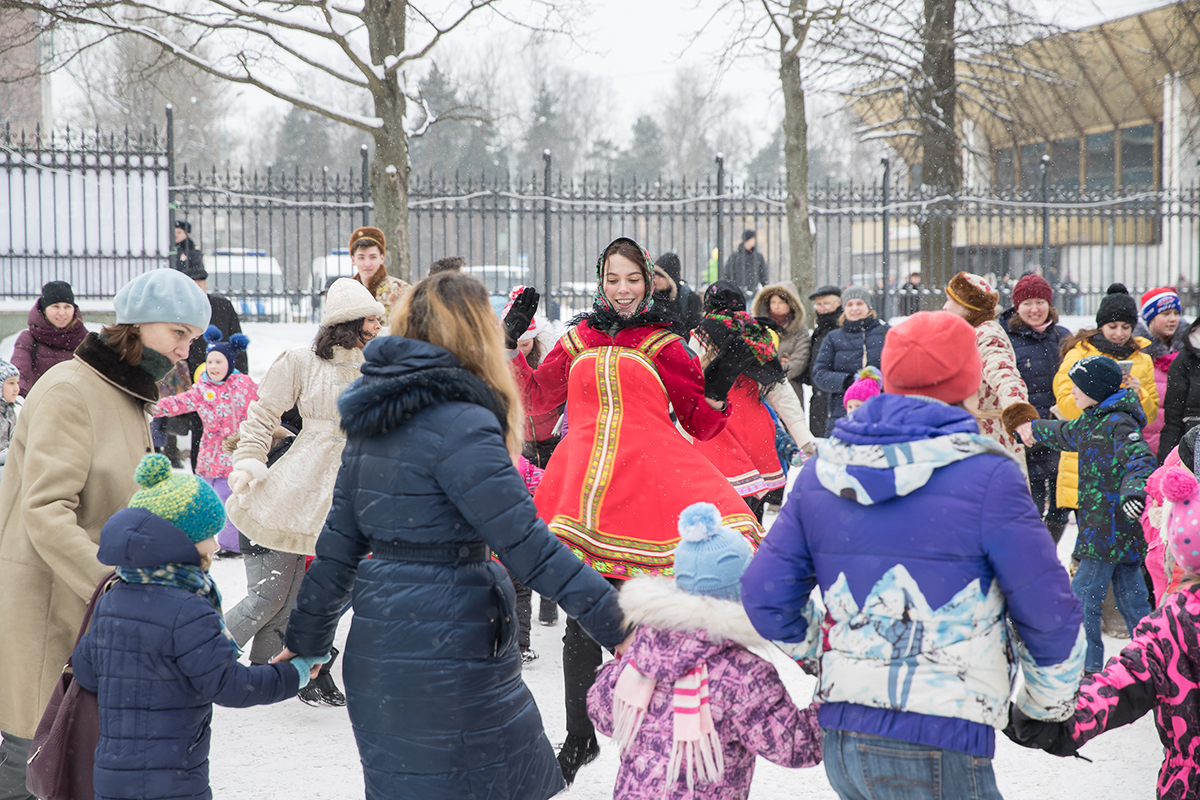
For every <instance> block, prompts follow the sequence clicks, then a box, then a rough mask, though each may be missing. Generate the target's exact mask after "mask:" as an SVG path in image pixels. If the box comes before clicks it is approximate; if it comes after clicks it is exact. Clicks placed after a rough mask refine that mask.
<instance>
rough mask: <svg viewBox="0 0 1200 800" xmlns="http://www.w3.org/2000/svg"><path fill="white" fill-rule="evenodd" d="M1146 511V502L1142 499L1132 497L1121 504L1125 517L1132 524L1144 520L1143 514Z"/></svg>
mask: <svg viewBox="0 0 1200 800" xmlns="http://www.w3.org/2000/svg"><path fill="white" fill-rule="evenodd" d="M1145 510H1146V501H1145V499H1144V498H1141V497H1130V498H1129V499H1128V500H1126V501H1125V502H1124V503H1121V511H1122V512H1124V514H1125V517H1126V518H1127V519H1129V520H1130V521H1131V522H1137V521H1138V520H1139V519H1141V518H1142V512H1143V511H1145Z"/></svg>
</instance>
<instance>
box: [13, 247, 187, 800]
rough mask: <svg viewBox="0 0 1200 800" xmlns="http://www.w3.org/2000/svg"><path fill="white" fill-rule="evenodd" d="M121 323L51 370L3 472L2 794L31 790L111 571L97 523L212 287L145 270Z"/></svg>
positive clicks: (132, 286)
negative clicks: (44, 723) (85, 629)
mask: <svg viewBox="0 0 1200 800" xmlns="http://www.w3.org/2000/svg"><path fill="white" fill-rule="evenodd" d="M113 305H114V307H115V309H116V324H115V325H111V326H109V327H106V328H105V329H104V330H103V331H101V332H100V333H99V334H95V333H92V334H88V336H87V338H86V339H84V340H83V343H82V344H81V345H79V348H78V349H77V350H76V351H75V356H74V358H72V359H71V360H70V361H64V362H62V363H60V364H56V365H54V366H53V367H51V368H50V369H49V370H47V371H46V374H45V375H43V376H42V378H41V380H39V381H38V382H37V384H36V385H35V386H34V387H33V388H32V389H31V390H30V392H29V396H28V398H26V400H25V407H24V410H23V411H22V412H21V416H20V418H19V419H18V421H17V428H16V433H15V434H14V436H13V439H12V443H11V445H10V449H9V454H8V462H7V464H6V466H5V469H4V478H3V480H2V481H0V731H3V737H4V740H3V743H2V744H0V798H3V800H11V799H13V798H19V799H20V800H24V798H30V795H29V793H28V792H27V791H26V790H25V760H26V758H27V757H28V752H29V740H30V739H31V738H32V737H33V734H34V731H35V729H36V728H37V724H38V720H39V719H40V718H41V716H42V711H43V710H44V709H45V707H46V703H47V702H48V701H49V700H50V694H51V692H52V691H53V690H54V685H55V683H56V682H57V681H58V677H59V674H60V673H61V672H62V669H63V666H64V665H65V664H66V663H67V658H68V657H69V656H70V655H71V648H72V647H74V644H75V635H76V634H77V633H78V631H79V624H80V622H81V621H82V620H83V611H84V607H85V606H86V605H87V600H88V598H89V597H91V596H92V590H93V589H95V587H96V584H97V583H99V581H100V579H101V578H103V577H104V575H105V574H106V573H107V572H108V571H109V567H107V566H105V565H104V564H101V563H100V562H99V561H98V560H97V558H96V553H97V551H98V549H99V542H100V528H101V527H102V526H103V525H104V523H105V522H106V521H107V520H108V518H109V517H110V516H112V515H113V514H114V513H116V512H117V511H118V510H120V509H122V508H124V507H125V504H126V503H128V501H129V498H130V497H132V496H133V493H134V491H135V490H136V489H137V486H136V485H135V483H134V480H133V474H134V471H135V470H136V469H137V465H138V463H139V462H140V461H141V458H142V456H143V455H145V454H146V453H148V452H151V451H152V449H153V445H152V444H151V441H150V416H149V414H148V413H147V409H148V407H149V405H150V404H151V403H153V402H155V401H156V400H158V389H157V387H156V385H155V384H156V382H157V381H158V380H161V379H162V378H163V377H164V376H165V375H166V374H167V373H168V372H169V371H170V370H171V368H172V367H173V366H174V364H175V362H176V361H179V360H181V359H185V358H187V354H188V348H189V346H190V345H191V342H192V340H193V339H195V338H196V337H197V336H199V335H200V334H201V332H202V331H203V330H204V329H205V328H206V327H207V326H208V319H209V314H210V310H209V304H208V297H206V296H205V294H204V292H202V291H200V289H199V288H197V287H196V284H195V282H193V281H191V280H188V279H187V278H186V277H184V276H183V274H182V273H179V272H176V271H175V270H170V269H161V270H154V271H152V272H148V273H145V274H143V275H139V276H138V277H136V278H134V279H133V280H132V281H130V282H129V283H128V284H126V285H125V286H124V288H122V289H121V291H119V292H118V293H117V296H116V298H115V299H114V300H113Z"/></svg>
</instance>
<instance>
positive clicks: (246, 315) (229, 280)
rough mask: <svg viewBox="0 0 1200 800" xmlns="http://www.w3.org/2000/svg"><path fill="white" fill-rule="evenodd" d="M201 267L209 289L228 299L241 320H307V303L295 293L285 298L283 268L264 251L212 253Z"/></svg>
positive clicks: (216, 251)
mask: <svg viewBox="0 0 1200 800" xmlns="http://www.w3.org/2000/svg"><path fill="white" fill-rule="evenodd" d="M204 267H205V269H206V270H208V286H209V289H210V290H211V291H214V292H217V293H218V294H223V295H225V296H226V297H228V298H229V301H230V302H231V303H233V307H234V308H235V309H237V312H238V316H239V317H241V318H242V319H243V320H254V321H259V322H287V321H291V320H294V319H308V318H309V316H311V313H312V303H311V301H310V300H309V299H308V298H307V297H303V296H301V295H300V294H299V293H296V294H294V295H291V296H289V295H288V293H287V287H286V284H285V282H284V277H283V268H282V267H281V266H280V265H279V262H278V261H276V260H275V259H274V258H272V257H271V256H269V255H268V254H267V252H266V251H265V250H248V249H243V248H231V249H228V250H214V251H213V252H212V254H211V255H209V256H208V257H207V258H206V259H205V262H204Z"/></svg>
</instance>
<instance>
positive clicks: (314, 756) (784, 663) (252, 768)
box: [211, 528, 1162, 800]
mask: <svg viewBox="0 0 1200 800" xmlns="http://www.w3.org/2000/svg"><path fill="white" fill-rule="evenodd" d="M1073 546H1074V532H1073V528H1068V530H1067V534H1066V535H1065V536H1064V537H1063V540H1062V542H1061V543H1060V546H1059V554H1060V556H1062V557H1063V558H1064V559H1065V558H1068V557H1069V555H1070V552H1071V548H1072V547H1073ZM212 571H213V575H214V577H215V578H216V580H217V583H218V585H219V586H220V587H221V592H222V594H223V595H224V598H225V605H226V608H229V607H232V606H233V605H234V604H235V603H237V602H238V600H240V599H241V597H242V596H244V595H245V585H246V576H245V572H244V570H243V567H242V562H241V561H240V560H237V559H231V560H222V561H218V562H217V563H216V564H214V565H213V570H212ZM536 609H537V603H536V600H535V603H534V617H535V621H534V625H533V649H534V650H536V651H537V652H538V653H539V654H540V656H541V657H540V658H539V659H538V660H537V661H535V662H533V663H532V664H530V665H528V666H527V667H526V668H525V682H526V683H527V684H528V685H529V688H530V690H531V691H532V692H533V696H534V698H535V699H536V700H537V704H538V708H540V709H541V712H542V720H543V722H544V723H545V726H546V733H547V735H548V736H549V737H550V741H551V742H553V743H554V744H555V745H556V746H557V745H558V744H559V743H560V742H561V741H562V739H563V737H564V735H565V717H564V714H563V681H562V645H561V642H562V632H563V619H562V616H561V615H560V617H559V622H558V624H557V625H555V626H554V627H543V626H542V625H539V624H537V622H536V616H537V611H536ZM351 619H352V617H351V616H350V615H347V617H346V618H345V619H344V620H343V621H342V624H341V626H340V627H339V628H338V635H337V645H338V647H339V648H340V647H344V645H345V638H346V634H347V632H348V630H349V628H350V624H351ZM1121 644H1122V643H1121V642H1120V641H1119V640H1116V639H1109V638H1107V637H1106V638H1105V648H1106V653H1107V654H1108V655H1112V654H1115V653H1116V652H1117V651H1118V650H1119V649H1120V647H1121ZM764 655H770V654H767V653H764ZM771 660H772V661H773V663H774V664H775V665H776V668H777V669H778V670H779V673H780V674H781V675H782V676H783V677H784V681H785V683H786V684H787V687H788V691H789V692H790V694H791V696H792V698H793V700H795V701H796V703H797V704H807V703H809V702H810V701H811V699H812V694H813V689H814V686H815V681H814V680H813V679H812V678H810V677H808V676H807V675H805V674H804V673H803V672H801V671H800V669H799V667H797V666H795V664H793V663H792V662H791V660H790V659H788V658H786V657H785V656H783V655H782V654H775V655H774V656H772V657H771ZM339 667H340V660H339V664H338V665H335V666H334V674H335V676H336V678H337V681H338V685H339V686H343V685H344V684H343V683H342V680H341V670H340V668H339ZM212 725H213V736H212V767H211V781H212V788H213V796H214V797H217V798H222V799H223V800H224V799H225V798H232V799H234V800H241V799H242V798H244V799H245V800H250V799H251V798H259V797H263V796H264V795H266V794H268V793H269V794H271V795H274V796H283V797H288V796H291V797H304V798H306V800H344V799H345V798H354V797H362V795H363V782H362V771H361V767H360V766H359V762H358V751H357V750H356V749H355V745H354V735H353V733H352V732H351V729H350V720H349V717H348V716H347V713H346V709H344V708H312V707H309V706H307V705H305V704H304V703H302V702H300V701H299V700H296V699H292V700H288V701H285V702H283V703H279V704H278V705H274V706H265V707H260V708H251V709H227V708H216V709H214V712H213V722H212ZM996 740H997V744H996V758H995V761H994V766H995V770H996V776H997V779H998V781H999V785H1000V790H1001V792H1003V794H1004V796H1005V797H1007V798H1009V799H1010V800H1013V799H1014V798H1034V797H1038V798H1041V797H1046V798H1073V797H1084V796H1086V797H1088V798H1089V800H1129V798H1135V797H1153V794H1154V782H1155V779H1156V776H1157V773H1158V767H1159V765H1160V764H1161V762H1162V747H1161V745H1160V744H1159V742H1158V735H1157V732H1156V731H1155V728H1154V722H1153V720H1152V719H1151V717H1150V716H1149V715H1147V716H1145V717H1143V718H1142V719H1140V720H1138V721H1137V722H1136V723H1134V724H1133V725H1130V726H1128V727H1125V728H1121V729H1118V730H1115V731H1113V732H1111V733H1107V734H1105V735H1104V736H1102V737H1100V738H1099V739H1097V740H1095V741H1094V742H1091V743H1089V744H1088V745H1087V747H1085V748H1084V750H1083V753H1084V755H1086V756H1087V757H1088V758H1090V759H1092V762H1093V763H1090V764H1089V763H1088V762H1086V761H1083V760H1079V759H1061V758H1055V757H1054V756H1050V755H1046V754H1045V753H1042V752H1040V751H1033V750H1026V749H1024V748H1021V747H1017V746H1016V745H1013V744H1012V743H1010V742H1009V741H1008V739H1006V738H1005V737H1004V736H1003V734H1000V733H997V735H996ZM617 765H618V761H617V751H616V748H615V747H614V746H613V745H612V744H611V743H610V742H609V741H608V740H607V739H604V738H601V754H600V758H599V759H598V760H597V761H596V762H595V763H593V764H591V765H589V766H587V767H584V768H583V770H582V771H580V773H579V777H578V779H577V780H576V783H575V786H574V787H572V788H571V789H570V790H569V791H568V792H567V793H566V794H565V795H564V796H568V797H572V798H577V799H578V800H602V798H609V797H611V796H612V788H613V784H614V781H615V779H616V773H617ZM750 797H751V798H752V800H773V798H780V799H781V800H782V798H793V797H810V798H814V800H834V799H835V798H836V797H837V795H836V794H835V793H834V791H833V789H831V788H830V786H829V781H828V780H827V779H826V777H825V770H824V768H822V767H817V768H816V769H807V770H791V769H783V768H781V767H777V766H775V765H774V764H771V763H769V762H767V761H764V760H762V759H759V762H758V768H757V772H756V775H755V778H754V785H753V788H752V790H751V792H750Z"/></svg>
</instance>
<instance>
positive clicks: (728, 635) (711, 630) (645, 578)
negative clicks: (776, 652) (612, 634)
mask: <svg viewBox="0 0 1200 800" xmlns="http://www.w3.org/2000/svg"><path fill="white" fill-rule="evenodd" d="M619 598H620V603H621V611H623V612H624V614H625V624H626V625H630V626H632V625H639V626H644V627H646V628H654V629H656V632H657V633H658V634H659V635H654V636H639V637H637V638H635V639H634V641H633V644H632V645H631V646H630V649H629V654H630V655H632V656H633V658H634V660H635V661H636V662H637V665H638V671H639V672H641V673H642V674H643V675H645V676H647V677H649V678H654V679H655V680H658V681H675V680H678V679H679V678H680V677H681V676H682V675H683V674H684V673H685V672H687V671H688V670H690V669H691V668H692V667H694V666H695V665H696V664H698V663H700V662H701V661H708V660H709V659H710V658H711V657H712V656H713V655H714V654H715V653H718V652H720V651H722V650H724V649H726V648H728V647H735V646H736V647H747V648H749V647H766V646H767V644H768V642H767V640H766V639H764V638H763V637H762V636H761V635H759V633H758V632H757V631H756V630H754V626H753V625H752V624H751V623H750V618H749V617H747V616H746V611H745V609H743V608H742V604H741V603H740V602H737V601H734V600H718V599H716V598H715V597H704V596H701V595H694V594H688V593H687V592H685V591H683V590H682V589H679V588H677V587H676V586H675V581H674V579H672V578H664V577H662V576H661V575H639V576H638V577H636V578H631V579H630V580H628V581H626V583H625V585H624V586H623V587H622V588H621V592H620V595H619Z"/></svg>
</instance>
